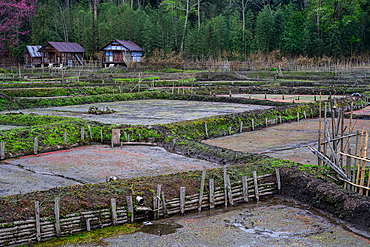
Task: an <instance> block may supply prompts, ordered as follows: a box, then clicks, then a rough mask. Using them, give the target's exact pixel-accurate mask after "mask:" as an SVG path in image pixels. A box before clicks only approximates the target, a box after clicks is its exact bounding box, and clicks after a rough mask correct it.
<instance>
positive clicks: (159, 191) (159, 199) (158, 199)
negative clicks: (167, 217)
mask: <svg viewBox="0 0 370 247" xmlns="http://www.w3.org/2000/svg"><path fill="white" fill-rule="evenodd" d="M161 190H162V185H160V184H158V185H157V219H159V210H160V205H161V194H162V193H161Z"/></svg>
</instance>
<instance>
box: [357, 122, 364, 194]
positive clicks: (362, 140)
mask: <svg viewBox="0 0 370 247" xmlns="http://www.w3.org/2000/svg"><path fill="white" fill-rule="evenodd" d="M364 131H365V129H364V128H362V131H361V141H360V155H359V156H360V157H362V147H363V145H364ZM360 172H361V161H359V162H358V166H357V176H356V184H358V183H359V180H360ZM357 191H358V190H357V188H356V192H357Z"/></svg>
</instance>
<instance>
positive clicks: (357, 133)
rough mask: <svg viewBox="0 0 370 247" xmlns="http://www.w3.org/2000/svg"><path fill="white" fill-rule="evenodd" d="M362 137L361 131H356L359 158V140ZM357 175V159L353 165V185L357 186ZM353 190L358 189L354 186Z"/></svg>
mask: <svg viewBox="0 0 370 247" xmlns="http://www.w3.org/2000/svg"><path fill="white" fill-rule="evenodd" d="M359 137H360V131H359V130H357V131H356V144H355V154H354V155H355V156H357V150H358V139H359ZM356 174H357V159H355V160H354V165H353V176H352V183H354V184H356ZM353 190H356V187H355V186H353Z"/></svg>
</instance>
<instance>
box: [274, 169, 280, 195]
mask: <svg viewBox="0 0 370 247" xmlns="http://www.w3.org/2000/svg"><path fill="white" fill-rule="evenodd" d="M275 173H276V181H277V186H278V191H279V192H280V189H281V182H280V172H279V168H276V169H275Z"/></svg>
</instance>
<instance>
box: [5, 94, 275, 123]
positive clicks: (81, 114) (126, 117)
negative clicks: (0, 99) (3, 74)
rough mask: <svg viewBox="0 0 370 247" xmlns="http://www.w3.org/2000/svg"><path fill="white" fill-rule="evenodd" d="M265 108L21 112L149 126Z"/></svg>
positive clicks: (160, 105) (125, 105)
mask: <svg viewBox="0 0 370 247" xmlns="http://www.w3.org/2000/svg"><path fill="white" fill-rule="evenodd" d="M91 106H96V107H98V108H99V109H102V108H105V107H109V108H110V109H113V110H114V111H116V112H115V113H113V114H106V115H94V114H88V113H87V112H88V110H89V108H90V107H91ZM268 108H271V106H260V105H248V104H235V103H223V102H200V101H184V100H133V101H118V102H109V103H96V104H86V105H73V106H63V107H50V108H34V109H24V110H21V111H22V112H23V113H25V114H29V113H37V114H40V115H54V116H64V117H77V118H82V119H85V120H89V121H96V122H100V123H106V124H140V125H153V124H164V123H172V122H178V121H185V120H193V119H198V118H204V117H210V116H216V115H225V114H231V113H237V112H245V111H252V110H257V109H268ZM11 112H19V110H18V111H11Z"/></svg>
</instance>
